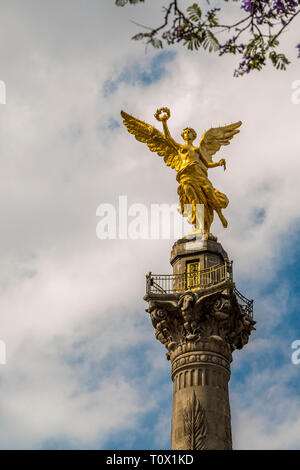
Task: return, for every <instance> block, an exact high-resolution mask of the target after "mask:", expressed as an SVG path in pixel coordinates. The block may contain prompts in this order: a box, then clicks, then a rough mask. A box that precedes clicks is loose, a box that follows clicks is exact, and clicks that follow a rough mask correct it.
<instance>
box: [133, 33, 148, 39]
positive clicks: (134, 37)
mask: <svg viewBox="0 0 300 470" xmlns="http://www.w3.org/2000/svg"><path fill="white" fill-rule="evenodd" d="M144 37H145V34H144V33H138V34H135V35H134V36H132V38H131V39H133V40H134V41H140V40H141V39H144Z"/></svg>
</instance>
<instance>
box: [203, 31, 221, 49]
mask: <svg viewBox="0 0 300 470" xmlns="http://www.w3.org/2000/svg"><path fill="white" fill-rule="evenodd" d="M203 47H204V49H208V52H213V51H217V50H218V49H219V41H218V40H217V38H216V37H215V35H214V34H213V33H212V32H211V31H210V30H209V29H208V30H207V31H206V38H205V39H204V41H203Z"/></svg>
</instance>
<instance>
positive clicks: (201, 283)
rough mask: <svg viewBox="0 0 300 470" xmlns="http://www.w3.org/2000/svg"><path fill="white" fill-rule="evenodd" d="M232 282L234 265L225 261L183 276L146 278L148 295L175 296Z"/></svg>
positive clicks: (151, 275)
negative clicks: (226, 281) (229, 280)
mask: <svg viewBox="0 0 300 470" xmlns="http://www.w3.org/2000/svg"><path fill="white" fill-rule="evenodd" d="M227 279H231V280H232V263H228V262H227V261H225V263H224V264H218V265H215V266H212V267H210V268H206V269H201V270H197V271H195V272H192V273H187V272H185V273H182V274H152V273H149V274H147V276H146V280H147V285H146V290H147V294H151V293H154V294H173V293H178V292H183V291H186V290H195V289H203V288H205V287H209V286H213V285H215V284H219V283H220V282H223V281H225V280H227Z"/></svg>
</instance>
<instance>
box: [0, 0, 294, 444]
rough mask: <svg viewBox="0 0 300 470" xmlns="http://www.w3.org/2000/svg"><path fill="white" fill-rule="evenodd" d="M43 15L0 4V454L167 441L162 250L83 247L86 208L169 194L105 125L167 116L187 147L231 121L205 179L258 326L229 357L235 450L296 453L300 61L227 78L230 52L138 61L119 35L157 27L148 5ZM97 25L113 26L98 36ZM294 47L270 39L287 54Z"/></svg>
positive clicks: (138, 149)
mask: <svg viewBox="0 0 300 470" xmlns="http://www.w3.org/2000/svg"><path fill="white" fill-rule="evenodd" d="M159 2H160V4H163V2H162V1H160V0H158V3H159ZM45 8H46V9H43V8H41V7H40V3H39V2H38V0H26V2H19V1H17V0H12V1H11V2H9V4H7V5H6V6H4V7H3V12H2V15H3V27H2V29H1V32H0V36H1V41H0V44H2V47H1V48H0V63H1V72H0V73H1V75H0V79H1V80H5V82H6V86H7V104H6V105H0V120H1V125H0V134H1V136H0V139H1V149H2V150H1V168H2V171H1V174H0V178H1V198H0V211H1V218H2V233H1V237H2V238H1V241H2V243H1V244H0V251H1V260H2V261H1V266H0V339H1V340H3V341H5V342H6V345H7V364H6V365H5V366H2V365H1V366H0V443H1V444H0V445H1V448H4V449H18V448H21V449H30V448H34V449H53V448H72V449H81V448H82V449H99V448H106V449H143V448H147V449H165V448H169V447H170V425H171V409H172V383H171V378H170V363H169V362H168V361H167V360H166V358H165V350H164V347H163V346H162V345H161V344H160V343H159V342H158V341H157V340H156V339H155V336H154V331H153V327H152V324H151V322H150V319H149V317H148V314H147V313H146V312H145V308H146V304H145V302H144V301H143V295H144V292H145V274H146V273H147V272H148V271H152V272H154V273H155V272H170V265H169V253H170V250H171V247H172V244H173V240H135V241H133V240H99V239H98V238H97V237H96V226H97V222H98V219H97V216H96V210H97V207H98V206H99V204H101V203H111V204H115V203H116V202H117V201H118V197H119V196H120V195H127V197H128V202H129V204H132V203H143V204H145V205H146V206H147V207H149V206H150V204H151V203H160V202H162V203H172V204H173V203H176V202H177V193H176V190H177V183H176V179H175V175H174V172H173V171H172V170H171V169H170V168H166V167H165V166H164V165H163V162H162V160H161V159H160V158H159V157H157V156H156V155H154V154H152V153H150V152H149V151H148V149H147V148H146V147H145V146H144V145H142V144H140V143H138V142H136V141H135V140H134V139H133V138H132V137H131V136H130V135H129V134H128V133H127V132H126V130H125V129H124V128H123V126H122V123H121V118H120V110H121V109H124V110H125V111H127V112H129V113H131V114H133V115H135V116H137V117H138V118H140V119H142V120H145V121H146V122H149V123H152V124H155V122H154V117H153V114H154V113H155V111H156V109H157V108H158V107H161V106H168V107H170V109H171V119H170V121H169V123H170V130H171V132H172V135H173V136H174V138H175V139H176V140H179V139H181V137H180V132H181V130H182V129H183V128H184V127H186V126H187V125H189V126H192V127H194V128H195V129H196V130H197V133H198V138H200V136H201V132H202V131H204V130H205V129H207V128H209V127H210V126H211V125H220V124H227V123H229V122H233V121H237V120H239V119H241V120H242V121H243V125H242V128H241V133H240V134H239V135H238V136H237V137H236V138H235V140H234V143H232V144H231V145H230V147H228V149H226V152H225V151H224V152H220V153H219V157H218V158H223V157H224V158H226V160H227V171H226V172H225V173H224V171H223V170H222V171H221V170H220V169H218V168H216V169H212V170H211V173H210V177H211V180H212V182H213V184H214V186H215V187H216V188H218V189H220V190H221V191H222V192H225V193H226V194H227V195H228V196H229V199H230V204H229V206H228V208H227V209H226V217H227V219H228V221H229V226H228V229H227V230H226V231H225V230H223V228H222V227H221V225H220V223H219V222H218V221H217V220H216V221H215V222H214V225H213V233H214V234H215V235H216V236H218V239H219V241H220V242H221V243H222V245H223V246H224V248H225V249H226V250H227V251H228V254H229V257H230V258H232V259H233V260H234V276H235V281H236V284H237V287H238V289H239V290H240V291H241V292H242V293H243V294H244V295H246V296H247V297H249V298H254V301H255V303H254V314H255V319H256V321H257V330H256V331H255V332H254V333H253V335H252V337H251V340H250V342H249V344H248V345H247V346H246V347H245V348H244V349H243V350H242V351H236V352H235V353H234V361H233V364H232V377H231V381H230V398H231V408H232V423H233V439H234V447H235V448H239V449H259V448H268V449H281V448H283V449H299V448H300V443H299V435H300V411H299V410H300V407H299V374H300V365H298V366H296V365H293V364H292V363H291V354H292V349H291V343H292V341H294V340H296V339H300V324H299V315H298V303H299V266H300V251H299V248H298V241H299V237H300V230H299V202H298V201H299V200H300V192H299V191H300V189H299V182H298V180H299V177H298V175H299V171H300V163H299V162H300V160H299V144H300V142H299V111H300V105H298V106H297V105H293V104H292V102H291V92H292V83H293V82H294V81H295V80H297V79H299V78H300V77H299V64H298V63H293V64H292V65H291V66H290V67H289V69H288V71H287V72H286V73H283V72H275V71H273V69H271V68H269V67H267V68H266V69H265V70H264V71H263V72H260V73H256V74H253V75H252V74H250V75H249V76H247V77H244V78H240V79H234V78H233V77H232V70H233V68H234V66H235V58H232V59H231V58H218V57H216V56H208V55H207V54H202V53H201V52H199V53H191V52H187V51H185V50H184V49H180V48H178V49H177V48H176V49H171V50H165V51H154V50H150V49H149V50H148V52H147V54H145V50H144V48H143V46H142V45H141V44H139V43H138V42H136V41H130V40H129V38H130V36H132V35H133V34H134V33H135V32H136V31H135V28H136V27H135V26H134V25H133V23H132V22H130V20H131V19H132V18H133V16H132V15H133V13H134V19H135V20H136V21H137V22H139V21H141V20H142V19H143V17H144V15H146V16H147V18H149V22H151V23H155V22H156V21H157V18H158V17H159V14H160V12H159V8H158V10H157V11H156V9H153V8H150V6H147V4H145V5H142V6H141V7H136V8H135V9H134V10H132V9H128V10H127V11H126V9H117V8H115V7H114V6H113V4H112V2H111V1H108V0H107V1H106V2H105V4H104V3H102V2H101V5H100V2H99V1H98V0H89V8H86V6H83V3H82V2H81V1H80V0H72V8H71V0H64V1H58V0H54V1H53V2H51V4H50V3H48V4H47V7H45ZM83 9H84V10H83ZM135 15H136V16H135ZM66 18H67V19H68V21H66V20H65V19H66ZM111 24H115V25H117V26H118V31H119V34H118V36H117V35H116V36H109V41H108V40H107V37H108V34H109V33H110V25H111ZM78 31H80V35H79V34H78ZM54 32H55V34H54ZM295 37H296V33H295V34H294V33H293V32H291V34H290V36H288V37H287V38H286V40H285V43H284V47H286V48H287V49H290V50H292V51H293V49H292V45H294V43H295ZM4 45H5V46H4ZM156 125H157V123H156Z"/></svg>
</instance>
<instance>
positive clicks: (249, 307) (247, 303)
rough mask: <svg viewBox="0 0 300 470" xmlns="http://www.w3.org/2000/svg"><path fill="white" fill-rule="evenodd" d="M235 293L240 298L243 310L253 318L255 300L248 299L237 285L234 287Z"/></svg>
mask: <svg viewBox="0 0 300 470" xmlns="http://www.w3.org/2000/svg"><path fill="white" fill-rule="evenodd" d="M234 293H235V295H236V296H237V298H238V301H239V305H240V307H241V309H242V310H243V312H244V313H246V314H247V315H248V316H249V317H250V318H252V319H253V300H249V299H247V297H245V296H244V295H243V294H241V293H240V291H238V290H237V288H236V287H235V288H234Z"/></svg>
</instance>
